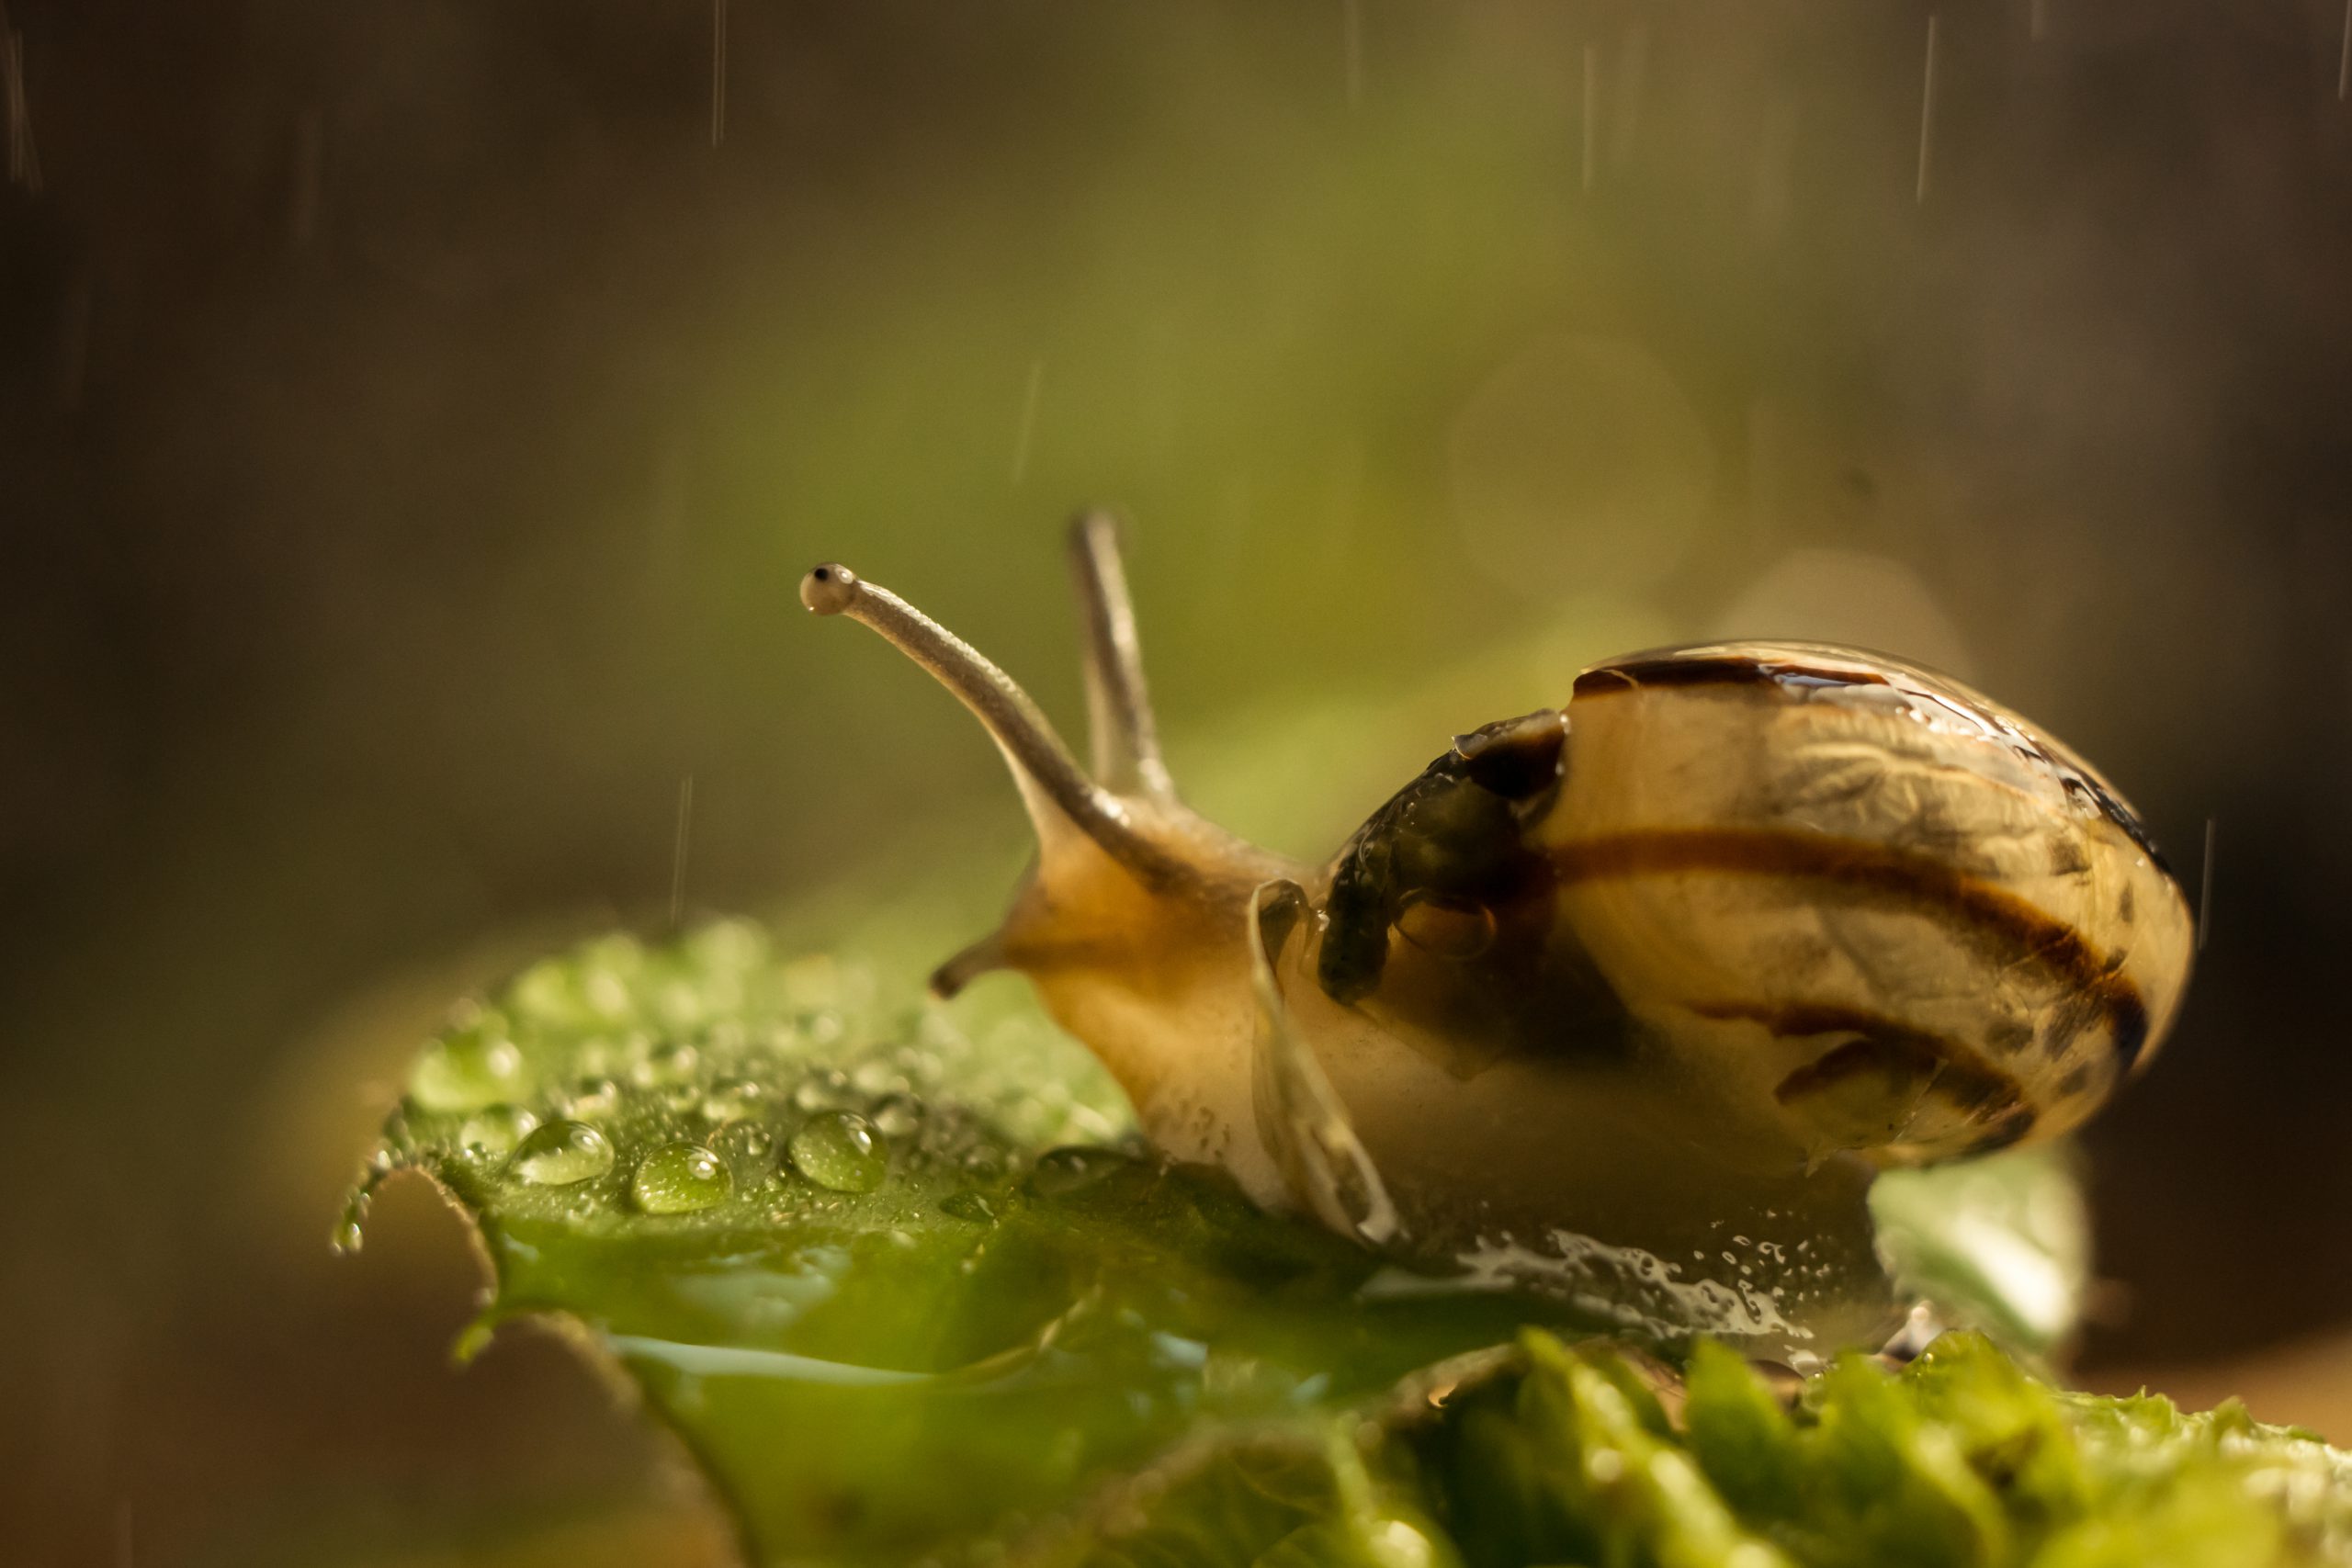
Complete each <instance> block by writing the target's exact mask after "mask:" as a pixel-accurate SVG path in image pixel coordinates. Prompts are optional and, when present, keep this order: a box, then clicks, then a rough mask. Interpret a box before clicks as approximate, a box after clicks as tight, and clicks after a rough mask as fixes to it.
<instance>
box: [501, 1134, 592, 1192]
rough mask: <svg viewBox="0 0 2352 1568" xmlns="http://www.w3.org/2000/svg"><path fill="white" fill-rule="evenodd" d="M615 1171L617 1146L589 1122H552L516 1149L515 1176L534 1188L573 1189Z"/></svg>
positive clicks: (531, 1135)
mask: <svg viewBox="0 0 2352 1568" xmlns="http://www.w3.org/2000/svg"><path fill="white" fill-rule="evenodd" d="M612 1168H613V1145H612V1144H611V1142H610V1141H609V1140H607V1139H606V1138H605V1134H602V1133H599V1132H598V1131H596V1129H595V1128H594V1127H591V1126H589V1125H588V1124H587V1123H586V1122H562V1121H558V1122H548V1124H547V1125H546V1126H544V1127H541V1128H539V1129H537V1131H535V1132H534V1133H532V1134H530V1136H528V1137H526V1138H525V1139H524V1140H523V1141H522V1142H521V1143H520V1144H518V1145H515V1163H514V1167H513V1169H514V1172H515V1175H516V1176H517V1177H519V1178H521V1179H523V1180H525V1181H527V1182H529V1183H530V1184H531V1185H532V1186H534V1187H569V1186H571V1184H572V1183H573V1182H575V1181H586V1180H588V1179H590V1178H591V1177H597V1176H602V1175H604V1174H605V1172H606V1171H608V1170H610V1169H612Z"/></svg>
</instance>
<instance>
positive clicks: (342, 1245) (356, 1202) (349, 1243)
mask: <svg viewBox="0 0 2352 1568" xmlns="http://www.w3.org/2000/svg"><path fill="white" fill-rule="evenodd" d="M374 1196H375V1195H374V1194H373V1193H372V1192H371V1191H369V1190H368V1188H365V1187H363V1188H361V1189H360V1190H358V1191H356V1192H354V1193H353V1194H352V1195H351V1200H350V1201H348V1202H346V1203H345V1204H344V1206H343V1217H342V1218H340V1219H338V1220H336V1221H335V1224H334V1235H331V1236H329V1237H328V1238H327V1239H328V1242H329V1245H331V1246H333V1247H334V1249H335V1250H336V1251H337V1252H339V1253H342V1254H344V1255H345V1256H346V1257H348V1256H349V1255H350V1254H352V1253H355V1252H356V1251H358V1250H359V1242H360V1235H361V1232H362V1231H363V1229H364V1228H365V1226H366V1222H367V1219H368V1203H369V1202H370V1201H373V1198H374Z"/></svg>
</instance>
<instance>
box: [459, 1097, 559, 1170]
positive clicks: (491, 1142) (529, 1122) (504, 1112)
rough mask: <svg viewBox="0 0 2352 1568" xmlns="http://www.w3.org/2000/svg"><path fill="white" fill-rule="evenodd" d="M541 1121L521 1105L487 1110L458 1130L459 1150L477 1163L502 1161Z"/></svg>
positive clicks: (500, 1106) (475, 1113)
mask: <svg viewBox="0 0 2352 1568" xmlns="http://www.w3.org/2000/svg"><path fill="white" fill-rule="evenodd" d="M538 1124H539V1119H538V1118H537V1116H534V1115H532V1114H531V1113H530V1112H529V1111H526V1110H524V1109H523V1108H522V1107H521V1106H519V1105H492V1106H485V1107H484V1108H483V1109H481V1111H476V1112H474V1114H472V1115H471V1116H469V1117H467V1118H466V1124H465V1125H464V1126H462V1127H460V1128H458V1148H460V1149H461V1150H463V1151H464V1152H465V1153H467V1154H469V1155H471V1156H474V1157H475V1158H477V1159H503V1158H505V1157H506V1156H508V1155H511V1154H513V1153H514V1152H515V1145H517V1144H519V1143H521V1142H522V1141H523V1139H524V1138H525V1137H526V1136H527V1135H528V1134H529V1133H530V1131H531V1129H532V1128H534V1127H536V1126H537V1125H538Z"/></svg>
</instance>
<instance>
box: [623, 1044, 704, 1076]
mask: <svg viewBox="0 0 2352 1568" xmlns="http://www.w3.org/2000/svg"><path fill="white" fill-rule="evenodd" d="M701 1065H702V1056H701V1055H700V1053H698V1052H696V1051H695V1048H694V1047H693V1046H691V1045H686V1044H682V1043H678V1042H675V1041H673V1042H672V1043H669V1044H667V1045H656V1046H655V1047H654V1048H653V1049H652V1050H651V1051H650V1052H649V1053H647V1055H646V1058H645V1060H644V1061H642V1062H640V1063H639V1064H638V1066H637V1072H636V1077H637V1081H638V1082H639V1083H641V1084H646V1085H649V1086H650V1085H652V1084H669V1083H684V1082H685V1081H687V1080H688V1079H689V1078H692V1077H694V1076H695V1068H696V1067H698V1066H701Z"/></svg>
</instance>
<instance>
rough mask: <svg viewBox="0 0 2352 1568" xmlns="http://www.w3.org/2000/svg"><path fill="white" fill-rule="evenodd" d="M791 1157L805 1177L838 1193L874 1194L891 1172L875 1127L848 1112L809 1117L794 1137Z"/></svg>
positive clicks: (830, 1112)
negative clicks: (872, 1192)
mask: <svg viewBox="0 0 2352 1568" xmlns="http://www.w3.org/2000/svg"><path fill="white" fill-rule="evenodd" d="M791 1155H792V1163H793V1166H794V1168H796V1169H797V1170H798V1171H799V1172H800V1174H801V1175H803V1176H805V1177H807V1178H808V1179H809V1180H811V1181H813V1182H815V1183H816V1184H817V1185H818V1186H820V1187H830V1188H831V1189H832V1190H834V1191H836V1192H871V1191H873V1190H875V1189H876V1187H879V1186H881V1185H882V1179H883V1178H884V1177H885V1176H887V1175H888V1174H889V1169H890V1161H889V1157H888V1156H886V1155H885V1154H884V1153H883V1152H882V1148H881V1145H880V1142H879V1140H877V1139H876V1137H875V1135H874V1124H873V1123H872V1122H868V1121H867V1120H866V1119H865V1117H863V1116H857V1115H853V1114H852V1113H851V1112H849V1111H825V1112H823V1113H821V1114H820V1115H817V1116H813V1117H811V1118H809V1122H807V1124H806V1125H804V1126H803V1127H802V1128H801V1129H800V1131H798V1132H797V1133H795V1134H792V1144H791Z"/></svg>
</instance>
